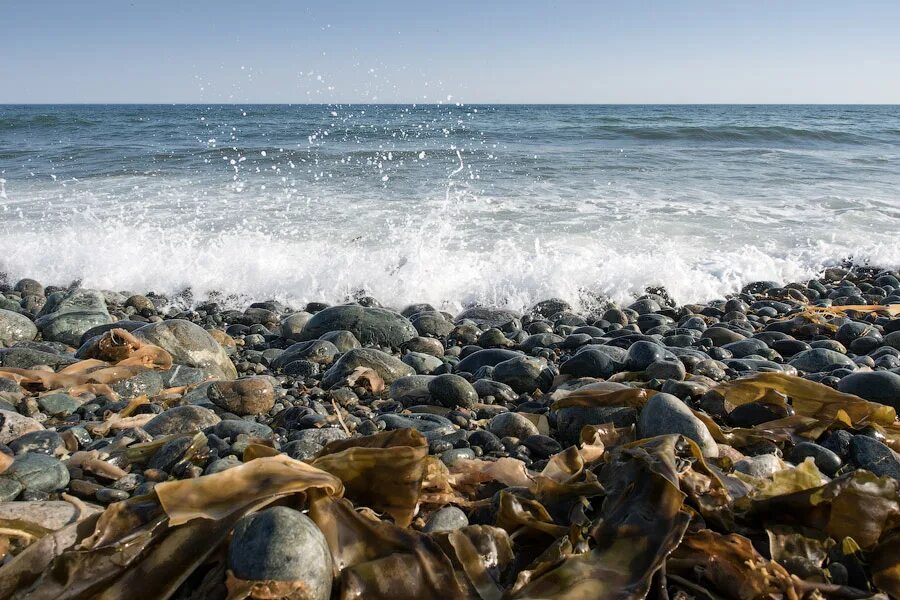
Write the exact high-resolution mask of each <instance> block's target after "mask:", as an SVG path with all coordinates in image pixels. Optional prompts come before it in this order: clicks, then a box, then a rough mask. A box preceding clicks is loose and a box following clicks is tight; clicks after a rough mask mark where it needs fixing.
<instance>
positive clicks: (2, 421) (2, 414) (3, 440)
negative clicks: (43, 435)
mask: <svg viewBox="0 0 900 600" xmlns="http://www.w3.org/2000/svg"><path fill="white" fill-rule="evenodd" d="M43 429H44V426H43V425H41V424H40V423H39V422H38V421H36V420H34V419H32V418H31V417H26V416H24V415H20V414H19V413H17V412H13V411H11V410H0V444H9V443H10V442H11V441H13V440H15V439H17V438H19V437H20V436H23V435H25V434H26V433H31V432H32V431H42V430H43Z"/></svg>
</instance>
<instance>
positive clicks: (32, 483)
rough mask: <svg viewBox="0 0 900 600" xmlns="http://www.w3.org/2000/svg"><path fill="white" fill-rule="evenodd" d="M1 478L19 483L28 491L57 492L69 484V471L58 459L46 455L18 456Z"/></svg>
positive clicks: (30, 454)
mask: <svg viewBox="0 0 900 600" xmlns="http://www.w3.org/2000/svg"><path fill="white" fill-rule="evenodd" d="M0 477H3V478H5V479H12V480H13V481H16V482H18V483H19V484H20V485H21V486H22V487H23V488H25V490H26V491H34V492H47V493H51V492H55V491H57V490H62V489H65V487H66V486H67V485H68V484H69V470H68V469H66V466H65V465H64V464H63V463H62V462H60V461H59V460H58V459H56V458H54V457H52V456H48V455H46V454H37V453H28V454H22V455H20V456H17V457H16V459H15V460H14V461H13V463H12V464H11V465H10V466H9V467H7V469H6V471H4V472H3V474H2V475H0Z"/></svg>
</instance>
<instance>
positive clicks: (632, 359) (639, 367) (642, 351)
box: [625, 341, 666, 371]
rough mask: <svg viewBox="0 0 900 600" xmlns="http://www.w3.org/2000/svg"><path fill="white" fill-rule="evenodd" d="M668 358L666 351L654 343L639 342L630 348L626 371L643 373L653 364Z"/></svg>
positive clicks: (627, 355)
mask: <svg viewBox="0 0 900 600" xmlns="http://www.w3.org/2000/svg"><path fill="white" fill-rule="evenodd" d="M665 357H666V349H665V348H664V347H662V346H660V345H659V344H654V343H653V342H645V341H638V342H635V343H633V344H632V345H631V347H629V348H628V353H627V354H626V355H625V370H626V371H643V370H644V369H646V368H647V367H649V366H650V365H651V364H653V363H655V362H658V361H661V360H663V359H664V358H665Z"/></svg>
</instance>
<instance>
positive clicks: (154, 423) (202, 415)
mask: <svg viewBox="0 0 900 600" xmlns="http://www.w3.org/2000/svg"><path fill="white" fill-rule="evenodd" d="M219 421H220V419H219V417H218V416H217V415H216V413H214V412H213V411H211V410H209V409H208V408H203V407H202V406H176V407H174V408H170V409H169V410H167V411H165V412H163V413H161V414H159V415H157V416H155V417H153V419H151V420H150V422H148V423H147V424H146V425H144V431H146V432H147V433H149V434H150V435H152V436H154V437H158V436H161V435H170V434H173V433H193V432H196V431H200V430H202V429H206V428H207V427H212V426H213V425H215V424H216V423H218V422H219Z"/></svg>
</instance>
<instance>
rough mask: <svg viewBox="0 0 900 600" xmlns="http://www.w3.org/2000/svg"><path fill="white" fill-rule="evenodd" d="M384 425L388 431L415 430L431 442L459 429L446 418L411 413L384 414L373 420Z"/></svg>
mask: <svg viewBox="0 0 900 600" xmlns="http://www.w3.org/2000/svg"><path fill="white" fill-rule="evenodd" d="M373 420H374V421H376V422H380V423H383V424H384V428H385V429H386V430H388V431H392V430H394V429H407V428H411V429H415V430H416V431H418V432H419V433H421V434H422V435H424V436H425V438H426V439H427V440H428V441H429V442H431V441H434V440H436V439H440V438H442V437H443V436H445V435H448V434H451V433H453V432H454V431H456V430H457V427H456V426H455V425H454V424H453V422H451V421H450V419H448V418H446V417H442V416H440V415H430V414H427V413H409V414H404V415H392V414H383V415H378V416H377V417H375V418H374V419H373Z"/></svg>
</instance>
